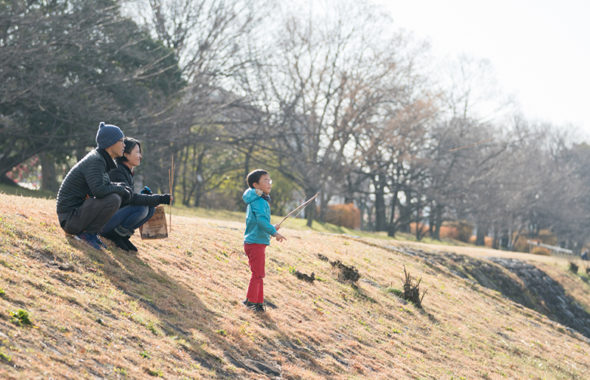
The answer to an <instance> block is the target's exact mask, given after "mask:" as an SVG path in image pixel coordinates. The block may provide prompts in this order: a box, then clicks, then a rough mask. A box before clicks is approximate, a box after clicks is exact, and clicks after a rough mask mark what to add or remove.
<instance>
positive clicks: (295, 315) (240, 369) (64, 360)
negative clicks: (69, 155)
mask: <svg viewBox="0 0 590 380" xmlns="http://www.w3.org/2000/svg"><path fill="white" fill-rule="evenodd" d="M242 217H243V216H242ZM242 217H240V218H239V219H238V220H234V219H233V216H231V215H229V216H228V217H226V218H224V219H223V220H222V219H214V218H213V217H195V216H188V214H186V216H175V217H174V218H173V230H172V233H171V236H170V237H169V238H168V239H165V240H146V241H141V240H140V239H139V237H137V236H135V237H133V238H132V240H133V242H134V244H136V245H137V246H138V248H139V253H137V254H130V253H127V252H124V251H121V250H119V249H117V248H115V247H114V246H112V245H111V246H110V248H109V249H108V250H107V251H103V252H99V251H95V250H93V249H91V248H88V247H86V246H85V245H83V244H82V243H80V242H77V241H74V240H70V239H68V238H66V237H65V236H64V233H63V232H62V230H61V229H60V228H59V226H58V224H57V220H56V215H55V202H54V201H53V200H48V199H35V198H28V197H23V196H15V195H6V194H0V377H1V378H49V377H53V378H63V377H68V378H78V377H81V376H82V377H92V378H93V377H100V378H125V377H129V378H150V376H153V377H163V378H189V379H190V378H195V379H198V378H266V377H268V378H275V377H283V378H293V379H298V378H299V379H324V378H345V379H349V378H350V379H354V378H358V379H365V378H383V379H392V378H424V379H428V378H435V379H451V378H455V379H459V378H468V379H472V378H489V379H496V378H533V379H536V378H539V379H541V378H542V379H545V378H551V379H552V378H558V379H561V378H562V379H572V378H574V379H575V378H580V379H582V378H585V377H586V378H587V374H588V373H590V356H589V352H590V340H589V339H588V337H586V336H584V335H583V334H582V333H580V332H579V331H576V330H575V329H572V328H569V327H568V326H565V325H563V324H561V323H558V322H556V321H557V320H558V319H557V318H556V317H555V315H552V314H551V313H550V312H545V310H548V309H547V307H548V306H551V305H543V301H542V300H540V299H538V298H536V297H535V296H534V295H531V296H530V297H528V298H527V302H530V304H528V306H524V305H523V302H520V301H519V298H518V297H517V296H518V295H513V294H509V293H507V292H506V291H505V289H506V287H505V286H504V285H498V284H504V283H506V282H509V283H510V284H512V285H511V286H512V287H511V288H510V289H513V288H514V286H516V289H518V286H521V285H522V284H523V281H522V280H521V279H519V278H518V276H516V275H515V274H514V273H512V272H510V271H508V270H506V269H505V268H503V267H502V266H499V265H497V264H495V263H494V262H493V261H490V260H488V258H489V257H492V256H493V257H511V258H517V259H519V260H523V261H526V262H528V263H529V264H533V265H534V266H535V267H536V268H538V269H539V270H541V271H543V273H545V274H547V275H548V276H550V277H551V278H552V279H553V280H555V281H556V282H557V283H558V284H559V286H560V287H562V288H563V290H564V294H566V296H567V297H569V298H568V299H571V300H573V301H572V302H575V303H577V304H578V305H580V307H581V308H583V309H584V310H585V311H586V312H588V311H589V310H590V285H589V284H588V282H587V277H585V276H583V275H575V274H573V273H571V272H569V271H568V270H567V267H568V264H569V263H568V261H567V260H563V259H559V258H548V257H541V256H531V255H525V254H514V253H509V252H500V251H494V250H482V249H478V248H472V247H451V246H435V245H425V244H419V243H412V242H400V241H395V240H391V239H389V240H386V239H381V238H379V237H371V236H367V235H365V236H361V237H358V236H357V237H350V236H345V235H340V234H334V233H328V232H317V231H309V230H306V229H304V228H302V227H301V226H299V225H298V224H297V221H295V222H292V223H293V224H292V225H291V226H292V227H291V228H290V227H289V224H287V225H286V228H284V231H283V234H284V235H285V236H286V237H287V238H288V241H287V242H285V243H283V244H279V243H276V242H274V241H273V243H272V246H271V247H270V248H269V249H267V264H266V278H265V295H266V299H267V300H268V301H270V304H271V306H272V307H269V308H268V311H267V313H265V314H263V315H260V314H255V313H253V312H252V311H250V310H248V309H246V308H245V307H244V306H243V305H242V304H241V301H242V300H243V299H244V296H245V292H246V288H247V285H248V280H249V274H250V272H249V269H248V263H247V258H246V257H245V256H244V255H243V253H242V251H243V249H242V231H243V223H242V220H241V218H242ZM326 259H327V261H326ZM451 259H452V260H451ZM336 260H339V261H341V262H342V263H343V264H345V265H348V266H354V267H355V268H356V269H357V270H358V271H359V273H360V275H361V278H360V280H359V281H358V282H356V284H352V283H350V282H340V281H339V280H338V271H337V270H335V269H334V267H333V266H332V265H331V264H330V261H332V262H333V261H336ZM475 262H477V263H479V264H478V265H482V266H480V267H478V268H480V269H478V270H479V272H478V271H477V270H475V269H473V268H474V267H473V265H474V263H475ZM404 267H405V268H406V269H407V270H408V271H409V272H410V273H411V274H412V276H414V277H415V278H421V279H422V281H421V283H420V288H421V289H422V290H424V289H427V293H426V295H425V297H424V299H423V308H418V307H416V306H415V305H414V304H412V303H409V302H407V301H405V300H403V299H402V298H400V297H399V294H400V291H401V290H402V279H403V272H404ZM481 268H488V269H487V270H483V269H481ZM491 268H493V270H491ZM583 269H584V267H583V266H582V267H581V270H580V271H583ZM297 271H299V272H301V273H305V274H311V273H312V272H313V273H314V274H315V278H316V280H315V281H314V282H313V283H309V282H306V281H303V280H300V279H299V278H298V277H297V276H295V273H296V272H297ZM482 276H484V277H482ZM486 276H487V277H486ZM500 277H501V278H500ZM484 278H485V281H484ZM500 280H501V281H500ZM584 280H586V281H584ZM488 283H489V284H492V285H488ZM494 284H496V285H497V286H496V285H494ZM519 284H520V285H519ZM484 285H485V286H484ZM515 300H516V301H515ZM549 317H551V318H553V319H550V318H549Z"/></svg>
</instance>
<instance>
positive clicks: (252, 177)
mask: <svg viewBox="0 0 590 380" xmlns="http://www.w3.org/2000/svg"><path fill="white" fill-rule="evenodd" d="M265 174H268V172H267V171H266V170H264V169H256V170H253V171H251V172H250V173H249V174H248V176H247V177H246V182H248V187H251V188H254V184H255V183H258V181H260V177H262V176H263V175H265Z"/></svg>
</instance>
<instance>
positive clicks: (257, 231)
mask: <svg viewBox="0 0 590 380" xmlns="http://www.w3.org/2000/svg"><path fill="white" fill-rule="evenodd" d="M246 181H247V182H248V189H247V190H246V191H244V195H242V198H243V199H244V202H246V204H247V205H248V207H247V209H246V231H245V232H244V251H245V252H246V255H247V256H248V262H249V263H250V270H251V272H252V277H251V278H250V285H249V286H248V293H247V294H246V300H245V301H244V305H246V306H247V307H248V308H250V309H252V310H255V311H259V312H263V311H264V292H263V280H262V279H263V278H264V261H265V255H264V251H265V249H266V246H267V245H270V237H271V236H274V237H275V238H276V239H277V241H279V242H281V241H283V240H286V239H285V237H284V236H283V235H281V234H279V233H278V232H277V230H278V227H277V226H273V225H272V224H270V204H269V203H270V190H271V187H272V180H271V179H270V175H269V174H268V172H267V171H266V170H262V169H256V170H254V171H253V172H251V173H250V174H248V177H247V178H246Z"/></svg>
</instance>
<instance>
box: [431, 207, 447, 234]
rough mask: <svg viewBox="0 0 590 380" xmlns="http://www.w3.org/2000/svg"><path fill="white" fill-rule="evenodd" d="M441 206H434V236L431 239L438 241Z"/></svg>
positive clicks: (440, 224)
mask: <svg viewBox="0 0 590 380" xmlns="http://www.w3.org/2000/svg"><path fill="white" fill-rule="evenodd" d="M443 209H444V208H443V206H441V205H436V208H435V214H434V234H433V235H432V238H433V239H436V240H440V228H441V227H442V223H443V220H442V214H443Z"/></svg>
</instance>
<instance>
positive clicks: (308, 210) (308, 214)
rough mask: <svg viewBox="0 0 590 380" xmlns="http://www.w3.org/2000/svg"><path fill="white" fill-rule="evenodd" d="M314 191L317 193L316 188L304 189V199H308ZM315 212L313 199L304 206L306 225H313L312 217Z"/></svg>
mask: <svg viewBox="0 0 590 380" xmlns="http://www.w3.org/2000/svg"><path fill="white" fill-rule="evenodd" d="M316 193H317V191H316V189H305V199H309V198H311V197H313V196H314V195H315V194H316ZM316 199H317V198H316ZM315 214H316V205H315V201H313V202H311V204H309V205H308V206H307V207H306V208H305V217H306V218H307V223H306V224H307V227H309V228H311V226H312V225H313V219H314V217H315Z"/></svg>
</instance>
